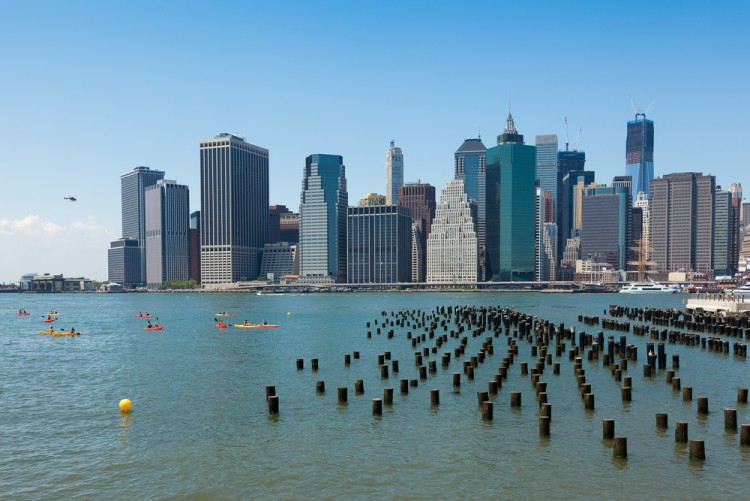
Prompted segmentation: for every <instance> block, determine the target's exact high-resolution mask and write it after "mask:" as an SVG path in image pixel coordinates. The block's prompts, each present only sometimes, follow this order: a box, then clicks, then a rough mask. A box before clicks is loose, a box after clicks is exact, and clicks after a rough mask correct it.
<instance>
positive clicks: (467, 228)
mask: <svg viewBox="0 0 750 501" xmlns="http://www.w3.org/2000/svg"><path fill="white" fill-rule="evenodd" d="M472 206H473V207H472ZM475 214H476V205H475V204H474V203H473V202H472V201H471V200H470V199H469V196H468V195H467V194H466V191H465V188H464V182H463V180H460V179H454V180H452V181H448V184H446V185H445V188H443V192H442V193H441V194H440V204H439V205H438V206H437V210H436V211H435V219H434V220H433V222H432V229H431V231H430V236H429V237H428V238H427V283H442V284H461V283H476V281H477V269H478V262H477V257H478V247H477V236H476V235H477V234H476V222H475ZM532 258H533V256H532Z"/></svg>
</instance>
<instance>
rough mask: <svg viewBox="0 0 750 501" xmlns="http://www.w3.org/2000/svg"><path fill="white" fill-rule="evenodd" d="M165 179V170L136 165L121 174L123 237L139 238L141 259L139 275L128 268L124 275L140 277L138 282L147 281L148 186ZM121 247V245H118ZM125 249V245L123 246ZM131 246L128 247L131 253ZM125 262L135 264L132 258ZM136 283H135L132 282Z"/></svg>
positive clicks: (130, 264) (129, 264)
mask: <svg viewBox="0 0 750 501" xmlns="http://www.w3.org/2000/svg"><path fill="white" fill-rule="evenodd" d="M160 179H164V171H160V170H151V169H150V168H148V167H136V168H135V169H133V170H132V171H130V172H126V173H125V174H123V175H121V176H120V189H121V197H122V198H121V201H122V237H123V238H135V239H137V240H138V248H139V260H140V262H139V263H138V270H137V275H136V274H134V273H133V272H131V271H129V270H127V271H124V272H123V273H122V275H123V276H128V277H131V278H134V277H135V276H137V277H138V281H137V282H136V283H137V284H144V283H146V198H145V192H146V188H147V187H149V186H153V185H154V184H156V182H157V181H159V180H160ZM117 248H120V247H117ZM122 248H123V249H124V248H125V247H122ZM130 250H131V249H130V247H128V252H129V254H132V252H130ZM123 264H125V265H128V266H135V261H134V260H133V259H132V258H131V259H128V260H125V261H124V262H123ZM132 285H135V284H132Z"/></svg>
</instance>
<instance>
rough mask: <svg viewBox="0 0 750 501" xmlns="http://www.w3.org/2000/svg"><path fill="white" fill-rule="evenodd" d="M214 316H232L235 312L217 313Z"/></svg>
mask: <svg viewBox="0 0 750 501" xmlns="http://www.w3.org/2000/svg"><path fill="white" fill-rule="evenodd" d="M216 316H217V317H234V316H235V314H234V313H217V314H216Z"/></svg>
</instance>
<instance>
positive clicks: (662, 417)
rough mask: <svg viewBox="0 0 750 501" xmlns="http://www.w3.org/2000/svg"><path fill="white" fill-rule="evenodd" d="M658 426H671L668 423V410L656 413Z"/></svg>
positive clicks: (664, 427) (665, 427)
mask: <svg viewBox="0 0 750 501" xmlns="http://www.w3.org/2000/svg"><path fill="white" fill-rule="evenodd" d="M656 427H657V428H663V429H665V430H666V429H667V428H669V424H668V416H667V413H666V412H657V413H656Z"/></svg>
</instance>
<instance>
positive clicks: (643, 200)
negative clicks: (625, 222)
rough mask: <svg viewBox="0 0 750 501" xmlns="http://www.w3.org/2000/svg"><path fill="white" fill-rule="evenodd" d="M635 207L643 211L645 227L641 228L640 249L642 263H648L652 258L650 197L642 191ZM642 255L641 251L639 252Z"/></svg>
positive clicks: (637, 197)
mask: <svg viewBox="0 0 750 501" xmlns="http://www.w3.org/2000/svg"><path fill="white" fill-rule="evenodd" d="M635 207H636V208H637V209H641V214H643V225H642V227H641V243H640V245H639V249H643V256H641V258H640V259H641V260H642V261H648V260H649V259H650V258H651V251H650V249H651V210H650V209H649V206H648V195H646V194H645V193H643V192H642V191H641V192H640V193H638V195H637V196H636V199H635ZM639 255H640V250H639Z"/></svg>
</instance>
